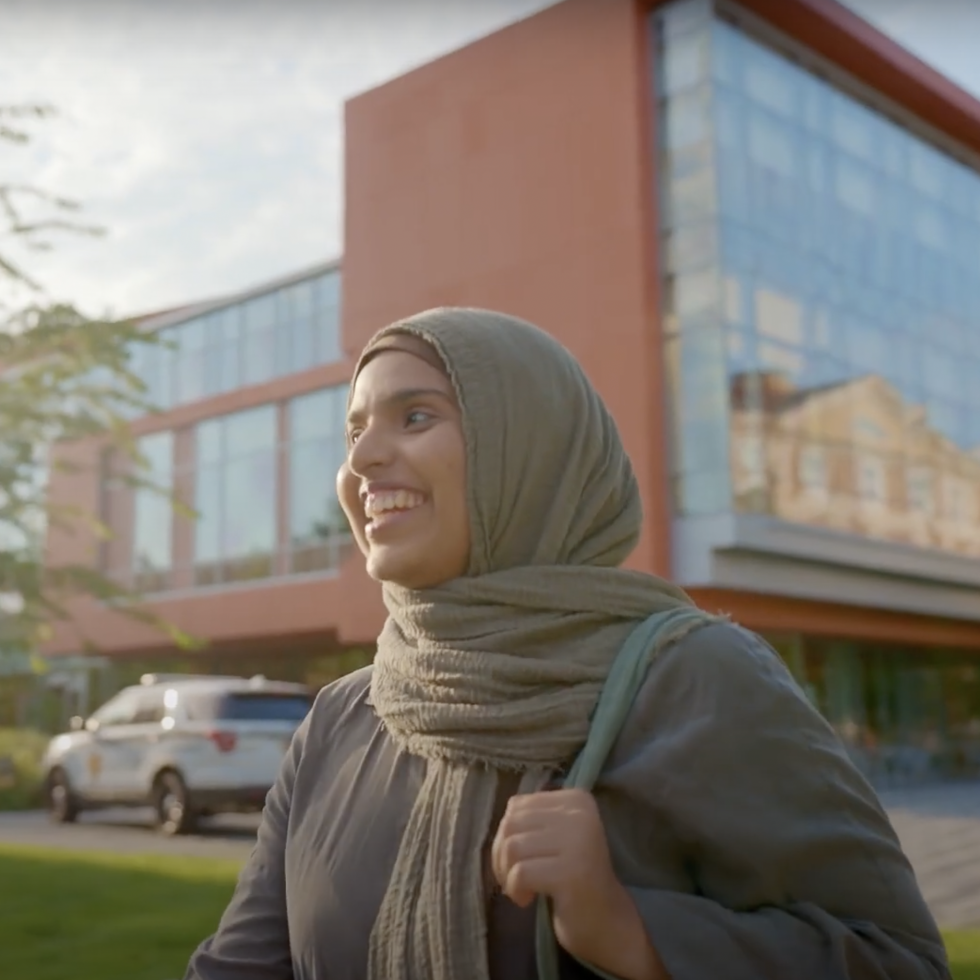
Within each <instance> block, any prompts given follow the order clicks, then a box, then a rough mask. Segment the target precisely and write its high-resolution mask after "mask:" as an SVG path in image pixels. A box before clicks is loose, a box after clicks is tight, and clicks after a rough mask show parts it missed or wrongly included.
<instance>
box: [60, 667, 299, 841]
mask: <svg viewBox="0 0 980 980" xmlns="http://www.w3.org/2000/svg"><path fill="white" fill-rule="evenodd" d="M313 696H314V695H313V692H312V691H311V690H310V689H309V688H307V687H304V686H303V685H301V684H289V683H283V682H278V681H267V680H266V679H265V678H263V677H253V678H252V679H250V680H247V679H245V678H242V677H203V676H180V675H153V674H148V675H146V676H144V677H143V678H142V682H141V683H140V684H139V685H138V686H134V687H127V688H125V689H124V690H122V691H120V692H119V694H117V695H116V696H115V697H114V698H112V699H111V700H109V701H107V702H106V703H105V704H104V705H103V706H102V707H101V708H99V710H98V711H96V712H95V713H94V714H93V715H92V716H91V717H90V718H88V719H87V720H85V721H83V720H82V719H81V718H75V719H72V731H71V732H70V733H69V734H65V735H59V736H57V737H56V738H54V739H52V740H51V743H50V745H49V746H48V750H47V752H46V754H45V759H44V767H45V774H46V782H45V785H46V787H47V797H48V805H49V809H50V811H51V815H52V817H53V818H54V819H55V820H57V821H59V822H61V823H68V822H70V821H73V820H74V819H75V818H76V817H77V816H78V814H79V812H80V811H82V810H88V809H98V808H100V807H106V806H146V805H147V804H149V805H151V806H152V807H153V808H154V811H155V813H156V817H157V822H158V825H159V827H160V829H161V830H162V831H163V832H164V833H165V834H182V833H186V832H188V831H189V830H191V829H192V828H193V826H194V823H195V821H196V819H197V818H198V817H201V816H210V815H211V814H215V813H225V812H231V811H238V812H242V811H250V810H251V811H257V810H261V809H262V807H263V805H264V803H265V797H266V794H267V793H268V792H269V790H270V789H271V788H272V785H273V783H274V782H275V779H276V775H277V773H278V771H279V766H280V764H281V762H282V759H283V755H284V754H285V751H286V749H287V747H288V746H289V743H290V740H291V739H292V736H293V733H294V732H295V731H296V729H297V727H298V726H299V724H300V722H301V721H302V720H303V719H304V718H305V717H306V714H307V712H308V711H309V710H310V707H311V706H312V704H313Z"/></svg>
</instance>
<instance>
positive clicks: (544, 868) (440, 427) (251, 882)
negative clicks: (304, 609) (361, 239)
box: [187, 309, 949, 980]
mask: <svg viewBox="0 0 980 980" xmlns="http://www.w3.org/2000/svg"><path fill="white" fill-rule="evenodd" d="M338 490H339V492H340V496H341V499H342V501H343V506H344V509H345V510H346V512H347V515H348V517H349V519H350V522H351V524H352V526H353V530H354V535H355V538H356V540H357V543H358V545H359V547H360V549H361V550H362V552H363V553H364V555H365V558H366V561H367V566H368V569H369V571H370V573H371V574H372V575H373V576H374V577H375V578H376V579H378V580H380V581H381V583H382V593H383V596H384V600H385V604H386V607H387V610H388V620H387V622H386V623H385V626H384V628H383V629H382V632H381V635H380V636H379V637H378V644H377V654H376V657H375V661H374V664H373V666H372V667H370V668H367V669H365V670H362V671H358V672H356V673H354V674H351V675H349V676H347V677H345V678H343V679H341V680H340V681H338V682H336V683H335V684H332V685H330V686H328V687H326V688H325V689H324V690H323V691H322V692H321V693H320V695H319V697H318V699H317V702H316V705H315V706H314V708H313V710H312V711H311V712H310V714H309V715H308V717H307V719H306V721H305V722H304V724H303V726H302V727H301V728H300V730H299V732H298V733H297V736H296V738H295V739H294V741H293V744H292V746H291V748H290V750H289V753H288V754H287V758H286V761H285V764H284V766H283V769H282V772H281V773H280V777H279V780H278V782H277V785H276V787H275V788H274V789H273V791H272V792H271V793H270V795H269V797H268V800H267V803H266V808H265V811H264V814H263V821H262V826H261V829H260V831H259V837H258V843H257V846H256V848H255V850H254V852H253V854H252V856H251V858H250V860H249V863H248V864H247V866H246V868H245V870H244V871H243V873H242V876H241V879H240V881H239V884H238V888H237V889H236V892H235V896H234V898H233V899H232V901H231V904H230V905H229V907H228V909H227V911H226V912H225V915H224V917H223V918H222V921H221V923H220V925H219V927H218V930H217V932H216V933H215V935H214V936H212V937H211V938H210V939H208V940H207V941H205V942H204V943H203V944H202V945H201V947H200V948H199V949H198V951H197V952H196V953H195V955H194V957H193V958H192V961H191V964H190V967H189V970H188V973H187V980H285V978H292V980H313V978H314V977H321V976H326V975H329V976H330V977H331V980H460V978H462V977H466V978H468V980H505V978H506V980H557V978H562V980H582V978H586V977H592V976H600V977H616V978H619V980H665V978H667V977H674V978H677V980H687V978H691V980H695V978H702V977H726V978H730V980H743V978H744V980H749V978H752V980H785V978H786V977H793V978H795V980H870V978H871V977H885V976H887V977H889V978H890V980H941V978H946V977H948V976H949V972H948V967H947V963H946V956H945V952H944V949H943V945H942V940H941V938H940V935H939V933H938V931H937V929H936V927H935V924H934V923H933V921H932V919H931V917H930V915H929V912H928V910H927V909H926V907H925V904H924V902H923V900H922V897H921V895H920V893H919V890H918V887H917V885H916V881H915V877H914V875H913V873H912V870H911V868H910V866H909V863H908V861H907V860H906V858H905V856H904V855H903V853H902V850H901V847H900V845H899V843H898V839H897V838H896V836H895V833H894V831H893V830H892V828H891V826H890V825H889V823H888V820H887V818H886V817H885V815H884V813H883V811H882V810H881V807H880V805H879V804H878V801H877V800H876V799H875V796H874V793H873V792H872V790H871V789H870V787H869V786H868V784H867V783H866V782H865V781H864V780H863V779H862V777H861V776H860V775H859V774H858V772H857V771H856V770H855V768H854V766H853V764H852V763H851V761H850V759H849V757H848V755H847V752H846V751H845V750H844V748H843V746H842V745H841V744H840V742H839V741H838V739H837V737H836V736H835V735H834V733H833V731H832V730H831V729H830V727H829V726H828V725H827V724H826V723H825V722H824V721H823V719H822V718H821V717H820V716H819V715H818V714H817V712H816V711H815V710H814V708H813V707H812V705H811V704H810V702H809V701H808V700H807V698H806V697H805V695H804V694H803V693H802V691H801V690H800V689H799V688H798V687H797V686H796V684H795V683H794V682H793V680H792V678H791V677H790V675H789V673H788V672H787V670H786V669H785V667H784V666H783V664H782V662H781V661H780V659H779V657H778V655H777V654H776V653H775V652H774V651H773V650H772V649H771V648H770V647H768V646H767V645H766V644H765V643H764V642H763V641H762V640H761V639H760V638H759V637H757V636H754V635H753V634H750V633H748V632H746V631H745V630H742V629H740V628H738V627H736V626H733V625H731V624H730V623H728V622H725V621H723V620H721V619H719V617H716V616H711V615H708V614H707V613H704V612H702V611H700V610H698V609H697V608H695V607H694V605H693V604H692V603H691V601H690V599H689V598H688V597H687V596H686V595H685V594H684V593H683V592H682V591H681V590H680V589H678V588H676V587H675V586H673V585H671V584H670V583H669V582H666V581H663V580H661V579H658V578H655V577H653V576H650V575H645V574H641V573H638V572H632V571H628V570H625V569H623V568H622V567H621V566H622V564H623V562H624V561H625V560H626V558H627V557H628V555H629V554H630V552H631V551H632V549H633V547H634V546H635V544H636V542H637V540H638V538H639V533H640V527H641V522H642V512H641V506H640V495H639V490H638V487H637V483H636V480H635V478H634V475H633V471H632V467H631V465H630V461H629V459H628V457H627V456H626V453H625V451H624V449H623V446H622V443H621V441H620V437H619V433H618V432H617V430H616V426H615V425H614V423H613V421H612V418H611V417H610V415H609V413H608V411H607V409H606V407H605V405H604V404H603V402H602V400H601V399H600V398H599V396H598V394H597V393H596V391H595V390H594V389H593V387H592V385H591V384H590V383H589V381H588V379H587V378H586V376H585V374H584V372H583V370H582V368H581V367H580V366H579V364H578V363H577V362H576V361H575V360H574V359H573V358H572V357H571V355H570V354H569V353H568V351H566V350H565V349H564V348H563V347H561V345H560V344H558V343H557V342H556V341H555V340H554V339H553V338H551V337H550V336H548V335H547V334H545V333H544V332H543V331H541V330H538V329H537V328H535V327H533V326H531V325H530V324H527V323H524V322H523V321H520V320H516V319H514V318H513V317H509V316H504V315H502V314H497V313H491V312H487V311H481V310H457V309H450V310H435V311H430V312H428V313H423V314H419V315H418V316H416V317H412V318H410V319H408V320H405V321H402V322H399V323H396V324H394V325H392V326H390V327H388V328H386V329H385V330H382V331H381V332H380V333H379V334H378V335H377V336H376V337H375V339H374V340H373V341H372V342H371V343H370V344H369V345H368V347H367V349H366V350H365V352H364V353H363V355H362V357H361V359H360V362H359V363H358V365H357V368H356V370H355V374H354V381H353V388H352V392H351V395H350V401H349V404H348V419H347V458H346V461H345V462H344V464H343V466H342V467H341V470H340V474H339V476H338ZM652 622H653V623H657V624H661V626H662V628H660V629H657V630H653V631H649V630H648V629H647V628H648V627H649V626H650V624H651V623H652ZM664 624H666V625H664ZM637 637H640V638H641V640H640V641H637V639H636V638H637ZM627 641H630V642H629V643H627ZM624 645H626V646H625V647H624ZM624 649H628V651H629V652H630V653H633V652H635V653H637V654H638V655H640V659H639V666H640V668H642V669H641V670H640V671H639V673H638V675H637V676H638V678H639V679H638V680H637V681H636V682H635V683H634V682H633V680H632V679H631V678H632V676H633V675H631V674H627V675H624V674H623V673H622V672H621V671H620V670H614V665H619V664H621V663H622V662H623V661H622V660H620V659H619V654H620V651H623V650H624ZM624 676H626V677H627V679H628V680H629V683H627V684H625V685H623V686H622V688H621V687H620V683H619V682H620V681H621V680H622V678H623V677H624ZM607 682H608V683H607ZM618 690H625V701H624V703H623V704H622V705H621V707H623V709H624V713H625V711H626V709H630V710H629V712H628V714H626V718H625V722H624V724H623V726H622V729H621V731H620V733H619V737H618V738H617V739H615V741H614V744H613V745H612V748H611V752H610V753H609V755H608V758H605V759H604V760H603V759H599V760H598V761H599V763H604V764H602V767H601V771H600V772H599V774H598V779H597V780H596V782H595V785H594V789H593V791H591V792H590V791H587V790H586V788H585V787H584V786H583V784H582V783H581V782H579V781H578V775H577V774H580V772H581V768H580V767H575V766H573V763H574V761H575V760H576V759H577V758H579V759H581V758H582V756H580V753H581V752H582V750H583V746H585V745H586V744H587V743H588V745H589V746H592V747H595V745H596V744H597V743H596V742H595V741H594V740H593V739H592V738H591V737H590V726H591V725H592V723H593V718H595V719H596V733H597V734H598V735H601V736H607V735H610V734H612V735H615V731H613V732H612V733H610V732H609V731H608V730H607V729H606V726H605V725H604V723H603V721H604V719H606V718H607V717H608V715H607V714H606V712H604V711H601V710H600V712H599V714H594V712H595V711H596V706H597V703H599V698H600V694H603V693H604V692H608V691H618ZM609 703H610V702H609V699H608V697H604V698H603V700H602V702H601V704H602V705H609ZM600 716H601V719H602V720H603V721H600V720H599V719H600ZM590 756H591V753H590ZM566 776H567V777H568V779H569V780H572V779H573V777H574V781H573V782H572V783H571V785H564V784H565V782H566ZM535 906H536V907H537V910H538V911H537V912H535ZM552 937H553V939H554V940H557V943H558V946H559V947H560V951H559V952H558V953H557V954H556V955H552V954H553V953H554V942H553V939H552Z"/></svg>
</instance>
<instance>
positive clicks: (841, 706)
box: [768, 635, 980, 788]
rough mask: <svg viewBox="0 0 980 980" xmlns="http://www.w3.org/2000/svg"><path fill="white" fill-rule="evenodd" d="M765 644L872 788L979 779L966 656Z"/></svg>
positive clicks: (976, 672)
mask: <svg viewBox="0 0 980 980" xmlns="http://www.w3.org/2000/svg"><path fill="white" fill-rule="evenodd" d="M768 639H769V640H770V642H771V643H772V645H773V647H774V648H775V649H776V650H777V651H778V652H779V654H780V655H781V656H782V657H783V659H784V660H785V661H786V663H787V665H788V666H789V667H790V669H791V670H792V672H793V675H794V676H795V678H796V680H797V681H798V682H799V684H800V685H801V687H802V688H803V690H804V691H805V692H806V694H807V695H808V696H809V698H810V700H811V701H812V702H813V704H814V705H815V706H816V707H817V708H818V709H819V710H820V711H821V713H822V714H823V715H824V716H825V717H826V718H827V720H828V721H829V722H830V723H831V724H832V725H833V726H834V728H835V729H836V730H837V732H838V734H839V735H840V736H841V738H842V740H843V742H844V744H845V746H846V748H847V750H848V752H849V753H850V755H851V757H852V759H854V761H855V762H856V763H857V765H858V767H859V768H860V769H861V770H862V771H863V772H864V774H865V775H866V776H867V777H868V778H869V779H870V780H871V781H872V782H873V783H874V784H875V785H876V786H878V787H880V788H890V787H900V786H908V785H914V784H921V783H926V782H934V781H938V780H948V779H976V778H977V777H978V776H980V665H978V664H977V662H976V658H975V657H974V656H972V655H971V653H970V652H969V651H962V652H960V651H953V650H943V651H940V650H930V649H919V648H914V647H902V646H895V645H891V644H874V643H859V642H853V641H840V640H837V641H832V640H825V639H820V638H817V637H812V636H799V635H793V636H774V637H769V638H768Z"/></svg>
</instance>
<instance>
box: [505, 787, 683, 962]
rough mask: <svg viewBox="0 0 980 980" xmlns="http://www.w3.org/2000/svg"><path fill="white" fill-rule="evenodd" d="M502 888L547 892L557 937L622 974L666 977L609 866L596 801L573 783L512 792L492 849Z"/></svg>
mask: <svg viewBox="0 0 980 980" xmlns="http://www.w3.org/2000/svg"><path fill="white" fill-rule="evenodd" d="M492 858H493V870H494V875H495V876H496V878H497V881H498V882H499V883H500V886H501V888H502V889H503V892H504V894H505V895H507V897H508V898H510V899H511V901H513V902H515V903H516V904H518V905H520V906H527V905H529V904H530V903H531V902H533V901H534V899H535V898H536V897H537V896H538V895H546V896H547V897H548V898H550V899H551V903H552V918H553V922H554V928H555V936H556V938H557V939H558V942H559V943H560V944H561V945H562V946H563V947H564V948H565V949H566V950H567V951H568V952H569V953H571V954H572V955H573V956H577V957H578V958H579V959H581V960H583V961H584V962H586V963H589V964H591V965H592V966H597V967H599V968H601V969H602V970H604V971H605V972H607V973H611V974H613V975H614V976H617V977H622V978H623V980H667V974H666V972H665V970H664V968H663V965H662V964H661V963H660V959H659V957H658V956H657V954H656V951H655V950H654V949H653V946H652V945H651V944H650V940H649V938H648V937H647V933H646V929H645V927H644V925H643V920H642V919H641V918H640V914H639V912H638V911H637V909H636V905H635V904H634V903H633V900H632V898H631V897H630V895H629V892H628V891H627V890H626V889H625V888H624V887H623V885H622V883H621V882H620V881H619V879H618V878H617V877H616V873H615V871H614V870H613V866H612V861H611V859H610V857H609V846H608V844H607V843H606V832H605V830H604V828H603V826H602V819H601V818H600V816H599V809H598V807H597V806H596V803H595V799H594V798H593V796H592V794H591V793H587V792H585V791H584V790H577V789H562V790H555V791H553V792H544V793H531V794H528V795H526V796H514V797H512V798H511V800H510V802H509V804H508V805H507V811H506V813H505V814H504V817H503V820H501V822H500V827H499V828H498V830H497V835H496V837H495V838H494V841H493V849H492Z"/></svg>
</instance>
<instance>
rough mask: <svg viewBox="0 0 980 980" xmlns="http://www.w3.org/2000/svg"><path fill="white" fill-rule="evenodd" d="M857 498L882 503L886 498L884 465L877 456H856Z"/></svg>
mask: <svg viewBox="0 0 980 980" xmlns="http://www.w3.org/2000/svg"><path fill="white" fill-rule="evenodd" d="M857 465H858V496H859V497H860V498H861V499H862V500H866V501H868V502H873V503H883V502H884V500H885V498H886V496H887V481H886V477H885V466H884V463H883V462H882V461H881V460H880V459H879V458H878V457H877V456H869V455H860V456H858V461H857Z"/></svg>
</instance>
